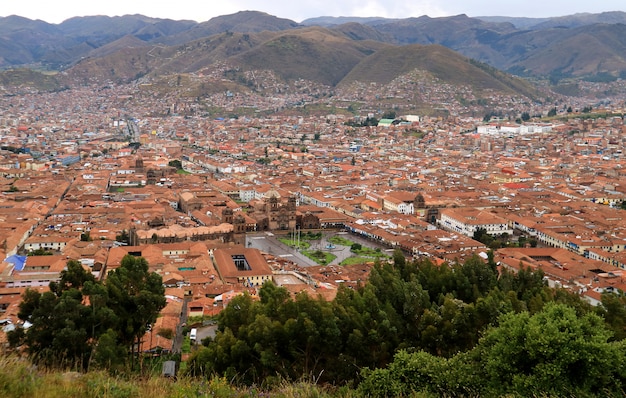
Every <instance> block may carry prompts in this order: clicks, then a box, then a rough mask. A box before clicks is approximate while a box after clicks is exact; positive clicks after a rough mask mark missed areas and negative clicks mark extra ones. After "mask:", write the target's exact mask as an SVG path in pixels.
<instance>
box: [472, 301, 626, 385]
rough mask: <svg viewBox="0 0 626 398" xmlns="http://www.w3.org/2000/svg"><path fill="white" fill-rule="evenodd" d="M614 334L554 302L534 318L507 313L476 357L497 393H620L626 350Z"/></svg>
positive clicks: (598, 322)
mask: <svg viewBox="0 0 626 398" xmlns="http://www.w3.org/2000/svg"><path fill="white" fill-rule="evenodd" d="M610 336H611V332H610V331H609V330H608V329H607V328H606V327H605V325H604V324H603V322H602V319H601V318H600V317H598V316H597V315H595V314H592V313H589V314H586V315H583V316H580V317H579V316H577V314H576V312H575V311H574V309H573V308H571V307H568V306H566V305H563V304H554V303H549V304H547V305H546V306H545V307H544V309H543V310H542V311H540V312H538V313H536V314H534V315H530V314H529V313H528V312H522V313H518V314H515V313H508V314H505V315H504V316H503V317H502V319H501V320H500V325H499V326H498V327H496V328H494V329H491V330H490V331H489V332H487V334H486V335H485V337H484V338H483V339H482V340H481V342H480V344H479V346H478V347H477V349H476V350H475V353H474V354H475V356H474V358H476V361H477V366H478V369H481V371H482V372H483V373H482V376H481V377H482V378H483V380H484V382H485V386H486V389H487V390H488V391H490V392H491V393H492V394H493V393H495V394H498V395H500V394H501V395H506V394H521V395H525V396H530V395H534V396H537V395H546V396H557V395H558V396H562V395H569V396H581V395H582V396H587V395H590V394H593V395H597V394H601V395H604V394H607V393H609V392H611V393H613V394H617V395H620V394H621V392H622V388H623V382H624V378H623V377H624V351H623V346H619V345H614V344H611V343H609V342H608V339H609V338H610ZM488 395H491V394H488ZM617 395H615V396H617Z"/></svg>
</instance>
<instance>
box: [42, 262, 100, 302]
mask: <svg viewBox="0 0 626 398" xmlns="http://www.w3.org/2000/svg"><path fill="white" fill-rule="evenodd" d="M94 281H95V277H94V276H93V275H92V274H91V272H88V271H87V270H86V269H85V268H83V266H82V264H81V263H79V262H78V261H76V260H69V261H68V262H67V266H66V269H64V270H63V271H61V279H60V280H59V282H54V281H53V282H50V290H51V291H52V292H54V293H55V294H56V295H57V296H59V297H60V296H61V295H62V294H63V292H65V291H67V290H70V289H76V290H82V288H83V286H85V283H87V282H94Z"/></svg>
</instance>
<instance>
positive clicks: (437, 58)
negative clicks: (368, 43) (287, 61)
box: [340, 44, 537, 98]
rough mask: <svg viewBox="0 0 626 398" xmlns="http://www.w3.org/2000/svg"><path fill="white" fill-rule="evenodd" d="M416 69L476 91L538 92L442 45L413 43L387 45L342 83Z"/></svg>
mask: <svg viewBox="0 0 626 398" xmlns="http://www.w3.org/2000/svg"><path fill="white" fill-rule="evenodd" d="M414 70H420V71H427V72H428V73H429V74H430V75H431V76H432V77H435V78H437V79H439V80H440V81H442V82H445V83H447V84H452V85H457V86H469V87H471V88H472V89H473V90H476V91H484V90H493V91H497V92H502V93H508V94H514V93H518V94H522V95H526V96H528V97H531V98H532V97H535V96H536V95H537V91H536V89H535V88H534V87H533V86H532V85H531V84H530V83H528V82H526V81H524V80H522V79H519V78H514V77H512V76H510V75H507V74H506V73H503V72H501V71H498V70H496V69H495V68H492V67H490V66H488V65H486V64H481V63H480V62H476V61H473V60H471V59H468V58H466V57H464V56H462V55H460V54H458V53H456V52H454V51H452V50H450V49H448V48H446V47H444V46H441V45H421V44H411V45H406V46H389V47H386V48H383V49H381V50H379V51H377V52H376V53H374V54H372V55H371V56H369V57H367V58H365V59H364V60H363V61H361V62H360V63H359V64H358V65H357V66H355V67H354V68H353V69H352V70H351V71H350V73H349V74H348V75H347V76H346V77H345V78H344V79H343V80H342V81H341V83H340V84H341V85H347V84H350V83H352V82H354V81H361V82H375V83H380V84H388V83H390V82H391V81H392V80H393V79H395V78H396V77H398V76H402V75H406V74H408V73H410V72H412V71H414Z"/></svg>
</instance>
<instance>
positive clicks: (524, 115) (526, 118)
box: [522, 112, 530, 122]
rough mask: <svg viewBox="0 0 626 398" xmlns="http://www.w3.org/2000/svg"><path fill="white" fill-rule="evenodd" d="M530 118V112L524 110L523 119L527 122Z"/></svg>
mask: <svg viewBox="0 0 626 398" xmlns="http://www.w3.org/2000/svg"><path fill="white" fill-rule="evenodd" d="M529 120H530V114H529V113H528V112H522V121H524V122H527V121H529Z"/></svg>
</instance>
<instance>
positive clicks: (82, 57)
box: [0, 11, 626, 84]
mask: <svg viewBox="0 0 626 398" xmlns="http://www.w3.org/2000/svg"><path fill="white" fill-rule="evenodd" d="M625 26H626V13H623V12H610V13H602V14H575V15H570V16H564V17H558V18H538V19H535V18H509V17H480V18H470V17H468V16H467V15H456V16H451V17H442V18H430V17H428V16H422V17H419V18H405V19H388V18H379V17H372V18H359V17H319V18H313V19H308V20H305V21H303V23H302V24H298V23H296V22H294V21H292V20H289V19H284V18H278V17H275V16H272V15H269V14H266V13H263V12H258V11H241V12H238V13H235V14H231V15H224V16H219V17H215V18H212V19H210V20H208V21H205V22H201V23H197V22H194V21H174V20H170V19H159V18H150V17H145V16H143V15H124V16H119V17H107V16H90V17H76V18H71V19H68V20H66V21H64V22H62V23H60V24H49V23H46V22H44V21H38V20H37V21H33V20H30V19H27V18H22V17H18V16H9V17H4V18H0V69H6V68H14V67H20V66H27V67H36V68H44V69H49V70H65V69H68V68H70V67H72V66H74V65H77V64H81V67H80V68H78V69H77V70H83V69H90V67H89V65H93V67H94V68H95V69H96V70H99V69H100V68H101V67H102V65H105V64H106V65H107V70H108V71H109V72H107V73H108V74H109V75H111V76H109V77H112V76H114V77H115V78H116V79H122V80H128V79H132V78H134V77H135V76H142V75H144V74H147V73H165V72H166V71H169V73H176V71H177V70H180V71H182V72H189V71H195V70H199V69H201V68H203V67H207V65H209V64H210V63H212V62H217V61H226V60H228V62H233V63H242V64H244V65H248V66H249V67H253V66H256V67H260V66H263V65H274V64H277V61H276V62H275V60H281V65H280V67H279V66H276V68H275V70H276V72H277V73H279V74H280V75H281V76H285V77H288V78H292V77H293V76H295V75H296V71H297V70H301V71H302V72H303V77H304V78H313V79H316V80H319V81H320V82H324V83H325V84H336V83H338V82H339V81H340V80H341V79H342V78H343V75H345V74H347V73H348V72H349V69H350V67H351V66H354V65H356V64H357V63H358V61H359V60H360V59H361V57H362V56H366V55H370V54H372V53H373V52H375V51H377V49H379V48H383V47H385V46H386V45H412V44H422V45H428V44H439V45H442V46H445V47H447V48H449V49H452V50H454V51H457V52H459V53H460V54H462V55H464V56H466V57H469V58H472V59H475V60H477V61H480V62H483V63H486V64H488V65H490V66H492V67H495V68H498V69H500V70H503V71H508V72H510V73H514V74H518V75H520V76H526V77H550V78H552V79H553V80H559V79H563V78H583V79H591V80H594V79H596V80H597V79H608V80H610V79H616V78H618V77H620V76H623V75H624V72H623V71H625V70H626V57H624V56H623V54H624V37H626V35H625V33H626V32H625V30H624V29H625V28H624V27H625ZM324 27H327V29H326V30H320V29H324ZM316 29H317V30H316ZM300 31H302V32H300ZM322 32H323V33H322ZM280 33H285V35H283V36H280V37H279V36H277V35H275V34H280ZM317 40H320V42H317ZM350 42H354V43H350ZM374 43H375V44H374ZM290 46H293V48H291V47H290ZM333 46H336V48H332V47H333ZM281 48H283V50H281ZM194 49H195V50H194ZM288 49H291V50H293V51H292V52H291V55H292V57H291V58H290V57H289V54H290V53H289V51H286V50H288ZM196 50H197V51H196ZM194 51H195V52H194ZM116 52H119V55H117V56H116V55H115V53H116ZM148 52H150V54H151V55H150V56H149V57H148V56H147V55H146V54H147V53H148ZM156 54H159V56H163V57H165V59H164V60H163V61H160V60H155V59H148V58H154V57H156ZM161 54H162V55H161ZM308 54H314V55H315V56H317V57H318V58H319V59H324V60H326V61H327V62H328V63H327V64H322V65H320V66H319V68H320V69H319V70H317V71H314V70H313V69H312V65H317V63H316V62H315V61H316V60H315V59H313V60H311V57H310V56H309V55H308ZM235 56H237V57H236V58H235ZM103 57H109V58H107V59H102V58H103ZM124 57H130V58H129V59H125V58H124ZM96 60H98V61H96ZM131 61H132V62H131ZM95 65H100V66H98V67H95ZM111 70H114V71H115V73H111V72H110V71H111ZM81 73H83V72H81Z"/></svg>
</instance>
